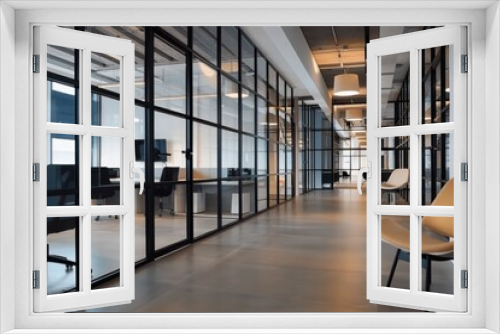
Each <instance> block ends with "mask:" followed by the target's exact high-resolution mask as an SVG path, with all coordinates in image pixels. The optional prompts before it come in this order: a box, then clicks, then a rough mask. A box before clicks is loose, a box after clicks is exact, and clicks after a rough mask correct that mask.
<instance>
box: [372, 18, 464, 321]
mask: <svg viewBox="0 0 500 334" xmlns="http://www.w3.org/2000/svg"><path fill="white" fill-rule="evenodd" d="M465 36H466V34H465V28H462V27H457V26H456V27H444V28H436V29H430V30H426V31H421V32H414V33H408V34H404V35H399V36H395V37H389V38H381V39H378V40H374V41H371V42H370V43H369V44H368V59H367V63H368V79H367V80H368V83H367V85H368V97H367V98H368V105H367V106H368V112H367V114H368V115H367V116H368V119H367V142H368V146H367V150H368V152H367V156H368V166H371V169H370V170H369V172H368V175H367V224H368V225H367V297H368V299H369V300H370V301H371V302H373V303H379V304H387V305H394V306H400V307H407V308H415V309H422V310H441V311H458V312H464V311H466V310H467V303H466V301H467V298H466V297H467V290H466V289H465V287H466V285H465V284H466V275H467V271H466V270H467V235H466V231H467V229H466V224H467V216H466V213H467V212H466V211H467V209H466V208H467V197H466V196H467V191H466V190H467V182H466V177H464V175H462V173H463V172H466V168H467V165H466V163H467V138H466V137H467V132H466V109H467V108H466V106H467V99H466V96H467V94H466V89H467V87H466V82H467V81H466V76H467V74H466V73H465V72H467V69H466V67H467V63H466V59H467V58H466V56H465V54H466V40H465ZM442 265H445V266H444V267H442V268H444V269H443V270H441V271H440V273H439V276H438V275H436V276H438V277H434V276H435V275H433V270H432V269H433V267H434V266H442Z"/></svg>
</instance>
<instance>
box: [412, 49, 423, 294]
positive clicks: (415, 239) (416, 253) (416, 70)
mask: <svg viewBox="0 0 500 334" xmlns="http://www.w3.org/2000/svg"><path fill="white" fill-rule="evenodd" d="M419 64H420V60H419V52H418V50H417V49H411V50H410V127H411V129H412V132H411V134H410V162H409V168H410V206H414V205H415V204H417V203H418V202H419V198H418V197H419V196H418V195H419V186H418V185H419V184H420V182H419V181H420V180H419V174H420V173H419V170H420V168H419V167H420V164H419V146H420V145H419V138H418V136H417V135H416V134H415V133H414V129H415V128H416V126H417V125H418V119H419V114H420V112H419V111H420V101H419V100H420V97H419V96H420V94H419V92H420V77H421V70H420V66H418V65H419ZM421 262H422V260H421V256H420V233H419V220H418V217H417V216H415V215H414V214H410V292H411V293H412V294H413V293H415V292H418V290H419V289H418V284H419V282H420V279H419V276H420V275H421V272H420V270H421V267H422V265H421Z"/></svg>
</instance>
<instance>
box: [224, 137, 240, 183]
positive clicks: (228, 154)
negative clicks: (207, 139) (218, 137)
mask: <svg viewBox="0 0 500 334" xmlns="http://www.w3.org/2000/svg"><path fill="white" fill-rule="evenodd" d="M238 142H239V139H238V133H236V132H232V131H225V130H222V148H221V149H222V177H234V176H239V175H240V173H239V167H238V153H239V148H238Z"/></svg>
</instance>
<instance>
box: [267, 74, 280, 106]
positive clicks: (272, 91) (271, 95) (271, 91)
mask: <svg viewBox="0 0 500 334" xmlns="http://www.w3.org/2000/svg"><path fill="white" fill-rule="evenodd" d="M267 80H268V86H267V87H268V96H267V98H268V100H269V103H270V106H272V107H275V108H276V107H278V103H277V100H276V98H277V96H276V93H277V92H276V80H277V78H276V71H275V70H274V68H272V66H269V67H268V76H267Z"/></svg>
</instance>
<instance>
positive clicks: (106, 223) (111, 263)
mask: <svg viewBox="0 0 500 334" xmlns="http://www.w3.org/2000/svg"><path fill="white" fill-rule="evenodd" d="M121 219H122V216H110V217H106V218H105V219H103V218H102V217H99V216H92V223H91V226H90V230H91V238H90V240H91V243H92V244H91V266H92V279H96V278H98V277H100V276H103V275H106V274H109V273H110V272H112V271H115V270H119V269H120V262H121V254H120V249H121V225H122V223H121ZM118 286H120V280H113V281H112V283H111V285H109V284H108V285H106V288H111V287H118ZM93 289H95V288H93Z"/></svg>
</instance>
